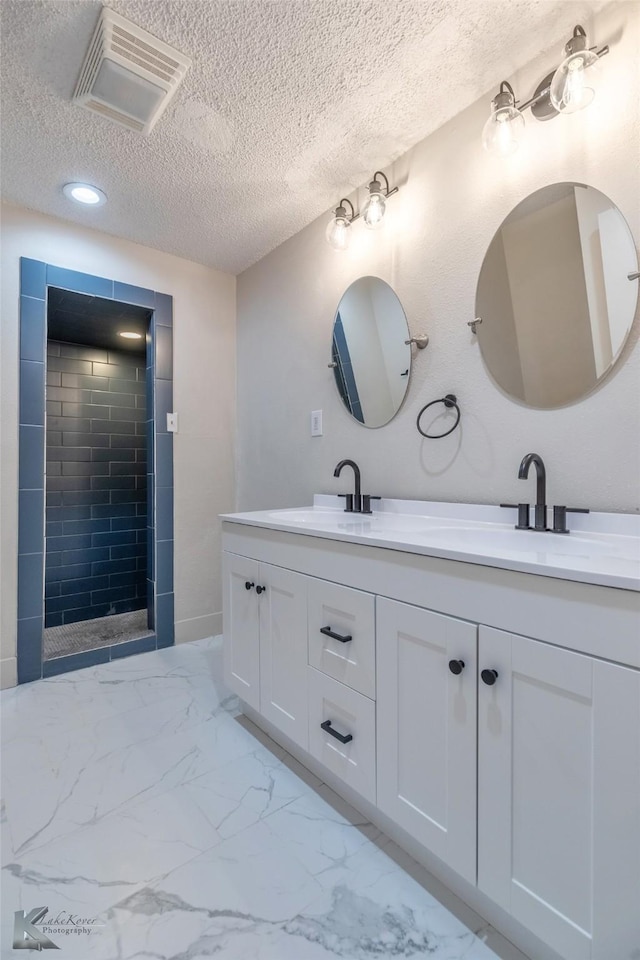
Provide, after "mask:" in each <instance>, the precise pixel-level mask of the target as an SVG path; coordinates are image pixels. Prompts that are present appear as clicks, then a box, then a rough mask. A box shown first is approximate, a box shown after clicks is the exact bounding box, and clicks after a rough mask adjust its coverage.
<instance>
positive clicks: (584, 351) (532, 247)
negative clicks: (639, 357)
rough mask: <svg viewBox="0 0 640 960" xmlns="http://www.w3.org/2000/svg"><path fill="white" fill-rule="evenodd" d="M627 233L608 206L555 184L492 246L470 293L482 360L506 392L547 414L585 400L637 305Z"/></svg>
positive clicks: (577, 187) (517, 212) (593, 194)
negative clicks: (631, 277) (473, 302)
mask: <svg viewBox="0 0 640 960" xmlns="http://www.w3.org/2000/svg"><path fill="white" fill-rule="evenodd" d="M637 270H638V258H637V255H636V250H635V245H634V242H633V237H632V236H631V231H630V230H629V227H628V226H627V223H626V221H625V219H624V217H623V216H622V214H621V213H620V211H619V210H618V208H617V207H616V206H615V204H614V203H612V201H611V200H609V198H608V197H606V196H605V195H604V194H603V193H600V191H599V190H594V189H593V187H587V186H584V184H580V183H555V184H552V185H551V186H548V187H543V188H542V189H541V190H537V191H536V192H535V193H532V194H531V196H529V197H527V198H526V199H525V200H523V201H522V203H519V204H518V206H517V207H515V209H514V210H512V211H511V213H510V214H509V216H508V217H507V218H506V220H504V222H503V223H502V225H501V227H500V229H499V230H498V232H497V233H496V235H495V236H494V238H493V240H492V241H491V245H490V246H489V249H488V250H487V253H486V256H485V258H484V261H483V263H482V269H481V270H480V277H479V279H478V287H477V291H476V317H480V318H481V319H482V323H479V324H478V326H477V327H476V328H475V329H476V332H477V335H478V341H479V344H480V350H481V351H482V359H483V360H484V363H485V364H486V366H487V368H488V370H489V372H490V374H491V376H492V377H493V378H494V380H495V381H496V382H497V383H498V385H499V386H500V387H502V389H503V390H504V391H506V393H508V394H510V395H511V396H512V397H515V398H516V399H517V400H520V401H522V402H523V403H525V404H527V406H530V407H539V408H546V409H548V408H551V407H561V406H564V405H565V404H568V403H573V402H575V401H576V400H579V399H580V398H581V397H584V396H585V395H586V394H588V393H589V392H590V391H591V390H593V388H594V387H595V386H596V384H598V383H599V382H600V381H601V380H602V379H603V378H604V377H606V375H607V374H608V373H609V371H610V370H611V368H612V367H613V365H614V363H615V362H616V360H617V359H618V357H619V356H620V353H621V351H622V348H623V346H624V344H625V341H626V339H627V337H628V335H629V331H630V330H631V325H632V323H633V318H634V315H635V310H636V303H637V299H638V281H637V280H636V279H630V278H629V275H630V274H631V275H633V274H634V273H636V272H637Z"/></svg>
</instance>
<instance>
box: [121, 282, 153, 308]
mask: <svg viewBox="0 0 640 960" xmlns="http://www.w3.org/2000/svg"><path fill="white" fill-rule="evenodd" d="M113 299H114V300H120V301H122V303H135V304H137V306H139V307H150V308H151V309H152V310H153V308H154V307H155V305H156V294H155V291H154V290H148V289H147V288H146V287H134V286H132V285H131V284H130V283H119V281H118V280H116V281H115V282H114V284H113Z"/></svg>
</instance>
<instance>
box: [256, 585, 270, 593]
mask: <svg viewBox="0 0 640 960" xmlns="http://www.w3.org/2000/svg"><path fill="white" fill-rule="evenodd" d="M266 589H267V588H266V587H260V586H257V587H256V593H257V594H261V593H264V592H265V591H266Z"/></svg>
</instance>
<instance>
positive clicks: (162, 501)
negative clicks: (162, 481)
mask: <svg viewBox="0 0 640 960" xmlns="http://www.w3.org/2000/svg"><path fill="white" fill-rule="evenodd" d="M155 528H156V537H157V538H158V540H172V539H173V487H156V523H155Z"/></svg>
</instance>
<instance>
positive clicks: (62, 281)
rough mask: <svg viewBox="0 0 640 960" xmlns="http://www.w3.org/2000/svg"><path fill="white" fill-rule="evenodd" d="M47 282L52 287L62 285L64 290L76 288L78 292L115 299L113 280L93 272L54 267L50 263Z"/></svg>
mask: <svg viewBox="0 0 640 960" xmlns="http://www.w3.org/2000/svg"><path fill="white" fill-rule="evenodd" d="M47 283H48V284H49V286H51V287H60V288H62V289H63V290H74V291H75V292H76V293H88V294H89V295H90V296H94V297H106V298H107V299H109V300H113V280H107V279H106V277H95V276H94V275H93V274H91V273H79V272H78V271H77V270H67V269H65V268H64V267H54V266H53V265H52V264H50V263H48V264H47Z"/></svg>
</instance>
